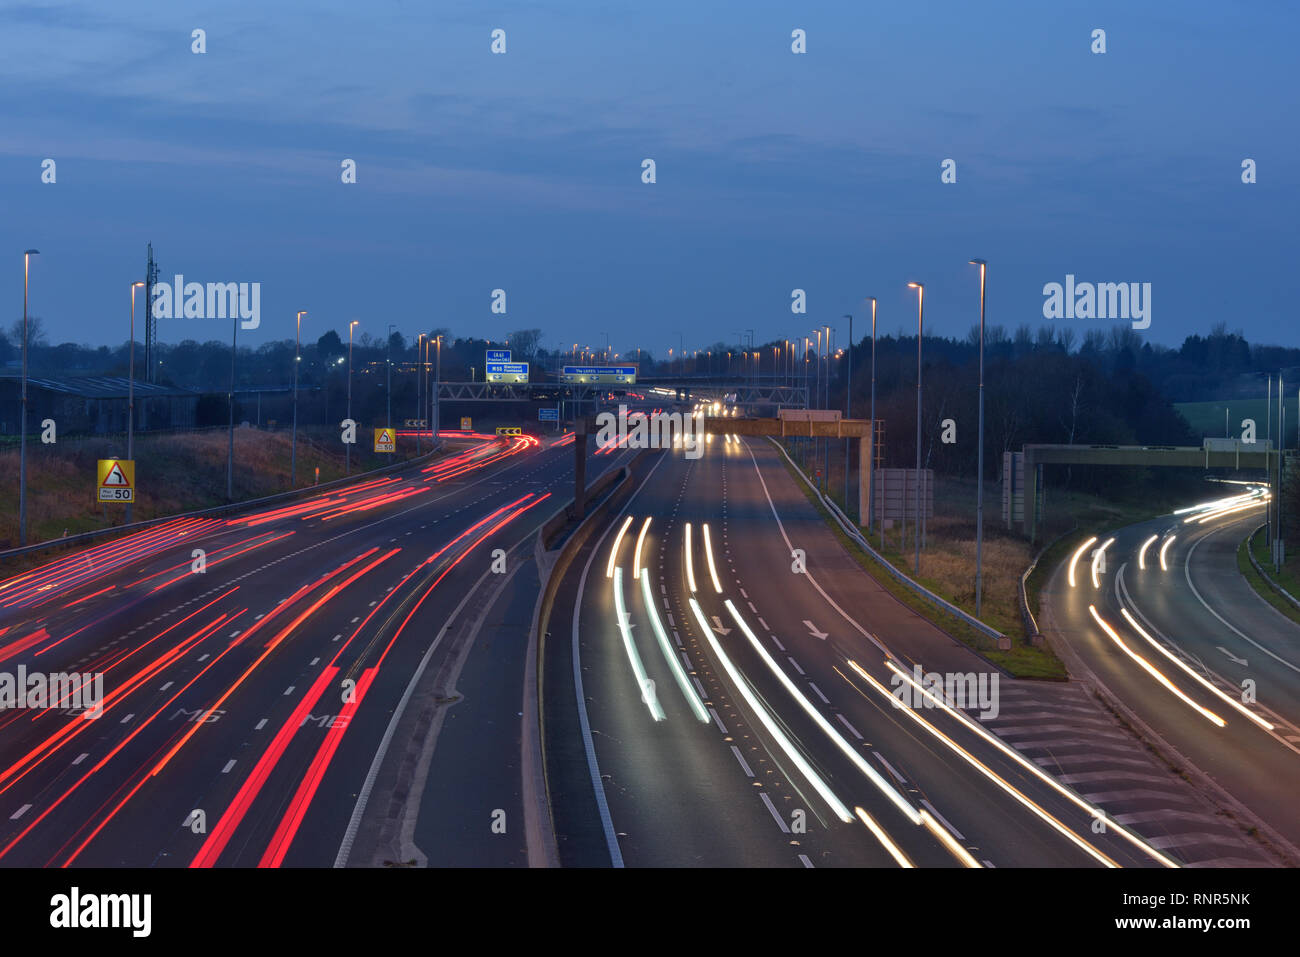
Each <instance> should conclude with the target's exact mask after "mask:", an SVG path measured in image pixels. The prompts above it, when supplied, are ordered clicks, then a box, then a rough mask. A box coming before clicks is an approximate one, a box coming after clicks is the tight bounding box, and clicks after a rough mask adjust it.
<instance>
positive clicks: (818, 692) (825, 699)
mask: <svg viewBox="0 0 1300 957" xmlns="http://www.w3.org/2000/svg"><path fill="white" fill-rule="evenodd" d="M808 687H809V688H812V690H813V693H814V694H816V695H817V697H819V698H821V699H822V704H830V703H831V699H830V698H828V697H826V696H825V695H824V694H822V689H821V688H818V687H817V686H816V685H815V684H813V683H812V682H811V681H810V682H808Z"/></svg>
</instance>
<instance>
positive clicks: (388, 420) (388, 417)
mask: <svg viewBox="0 0 1300 957" xmlns="http://www.w3.org/2000/svg"><path fill="white" fill-rule="evenodd" d="M396 328H397V327H396V326H395V325H393V324H392V323H391V322H390V323H389V324H388V358H387V359H386V360H385V361H386V362H387V364H388V384H387V385H385V386H384V392H385V394H386V395H387V397H388V411H387V412H386V413H385V417H384V425H386V426H387V427H388V428H390V429H391V428H392V427H393V330H394V329H396ZM393 447H394V448H396V447H397V436H396V435H394V436H393ZM392 460H393V453H392V452H389V453H388V461H390V462H391V461H392Z"/></svg>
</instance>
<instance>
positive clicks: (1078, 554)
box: [1070, 535, 1097, 588]
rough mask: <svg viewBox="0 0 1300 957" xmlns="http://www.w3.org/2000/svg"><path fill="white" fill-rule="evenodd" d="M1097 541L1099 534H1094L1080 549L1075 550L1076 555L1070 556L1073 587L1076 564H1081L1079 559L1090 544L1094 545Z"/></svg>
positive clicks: (1071, 583) (1073, 584) (1071, 584)
mask: <svg viewBox="0 0 1300 957" xmlns="http://www.w3.org/2000/svg"><path fill="white" fill-rule="evenodd" d="M1096 541H1097V536H1096V535H1094V536H1092V538H1090V539H1088V540H1087V541H1086V542H1084V543H1083V544H1082V545H1080V546H1079V547H1078V549H1077V550H1076V551H1075V553H1074V555H1072V556H1071V557H1070V587H1071V588H1074V587H1075V582H1074V566H1076V565H1078V564H1079V559H1080V558H1082V557H1083V553H1084V552H1086V551H1087V550H1088V546H1089V545H1092V544H1093V543H1094V542H1096Z"/></svg>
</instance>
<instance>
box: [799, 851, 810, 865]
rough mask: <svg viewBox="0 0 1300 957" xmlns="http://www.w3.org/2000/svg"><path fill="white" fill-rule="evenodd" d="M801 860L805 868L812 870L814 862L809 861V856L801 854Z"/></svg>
mask: <svg viewBox="0 0 1300 957" xmlns="http://www.w3.org/2000/svg"><path fill="white" fill-rule="evenodd" d="M799 860H800V861H801V862H802V863H803V866H804V867H807V868H811V867H812V866H813V862H812V861H810V860H808V855H807V854H800V855H799Z"/></svg>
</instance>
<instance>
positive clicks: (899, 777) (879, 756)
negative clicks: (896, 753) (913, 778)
mask: <svg viewBox="0 0 1300 957" xmlns="http://www.w3.org/2000/svg"><path fill="white" fill-rule="evenodd" d="M871 753H872V754H874V755H875V756H876V760H877V761H879V762H880V763H881V764H883V765H884V766H885V770H886V771H888V772H889V773H890V774H892V775H893V776H894V780H895V781H897V782H898V783H899V784H904V785H905V784H907V778H905V777H903V776H902V775H901V774H899V773H898V769H897V768H895V767H894V766H893V765H892V764H890V763H889V762H888V761H887V760H885V756H884V755H883V754H881V753H880V752H878V751H872V752H871Z"/></svg>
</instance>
